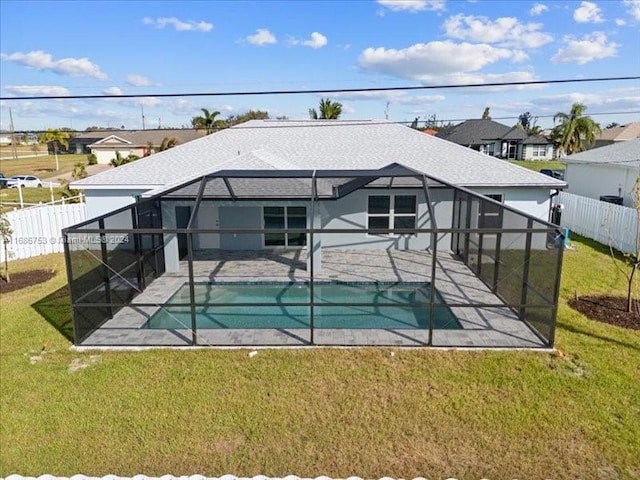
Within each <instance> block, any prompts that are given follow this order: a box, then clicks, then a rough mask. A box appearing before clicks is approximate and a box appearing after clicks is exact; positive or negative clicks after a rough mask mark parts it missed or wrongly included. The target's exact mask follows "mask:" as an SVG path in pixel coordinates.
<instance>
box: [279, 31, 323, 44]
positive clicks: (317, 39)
mask: <svg viewBox="0 0 640 480" xmlns="http://www.w3.org/2000/svg"><path fill="white" fill-rule="evenodd" d="M287 43H288V44H289V45H302V46H303V47H309V48H322V47H324V46H325V45H326V44H327V43H329V41H328V40H327V37H325V36H324V35H323V34H321V33H319V32H312V33H311V37H310V38H309V39H308V40H298V39H297V38H293V37H291V38H289V40H288V42H287Z"/></svg>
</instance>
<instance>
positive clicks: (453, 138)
mask: <svg viewBox="0 0 640 480" xmlns="http://www.w3.org/2000/svg"><path fill="white" fill-rule="evenodd" d="M436 136H437V137H439V138H442V139H444V140H448V141H450V142H454V143H457V144H458V145H463V146H465V147H469V148H472V149H473V150H478V151H480V152H482V153H485V154H487V155H491V156H494V157H498V158H504V159H508V160H549V159H551V158H553V154H554V148H553V143H552V142H551V141H549V140H547V139H546V138H544V137H542V136H540V135H529V134H527V133H526V132H525V131H524V130H522V129H520V128H517V127H508V126H506V125H503V124H501V123H498V122H495V121H493V120H488V119H474V120H466V121H464V122H462V123H460V124H458V125H455V126H453V127H451V128H448V129H446V130H443V131H441V132H440V133H438V134H437V135H436Z"/></svg>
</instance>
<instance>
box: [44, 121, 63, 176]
mask: <svg viewBox="0 0 640 480" xmlns="http://www.w3.org/2000/svg"><path fill="white" fill-rule="evenodd" d="M38 140H39V141H40V143H51V144H53V153H54V155H55V157H56V171H58V170H60V164H59V163H58V151H59V150H60V145H62V146H63V147H64V148H68V147H69V132H65V131H64V130H58V129H57V128H56V129H53V128H50V129H48V130H47V131H46V132H44V133H43V134H41V135H40V137H39V138H38Z"/></svg>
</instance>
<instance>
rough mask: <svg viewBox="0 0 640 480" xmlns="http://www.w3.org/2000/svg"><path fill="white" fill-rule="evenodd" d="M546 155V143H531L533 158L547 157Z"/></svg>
mask: <svg viewBox="0 0 640 480" xmlns="http://www.w3.org/2000/svg"><path fill="white" fill-rule="evenodd" d="M546 156H547V146H546V145H531V158H545V157H546Z"/></svg>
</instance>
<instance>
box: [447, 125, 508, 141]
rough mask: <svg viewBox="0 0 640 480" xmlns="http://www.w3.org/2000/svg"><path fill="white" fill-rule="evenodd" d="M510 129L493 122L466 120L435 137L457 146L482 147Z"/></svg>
mask: <svg viewBox="0 0 640 480" xmlns="http://www.w3.org/2000/svg"><path fill="white" fill-rule="evenodd" d="M509 130H510V127H507V126H506V125H503V124H501V123H498V122H494V121H493V120H484V119H472V120H466V121H464V122H462V123H460V124H458V125H456V126H455V127H451V128H449V129H447V130H444V131H442V132H440V133H438V134H437V135H436V137H438V138H443V139H445V140H449V141H450V142H454V143H457V144H459V145H483V144H485V143H487V141H488V140H498V139H499V138H502V137H503V136H504V135H506V134H507V132H509Z"/></svg>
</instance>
